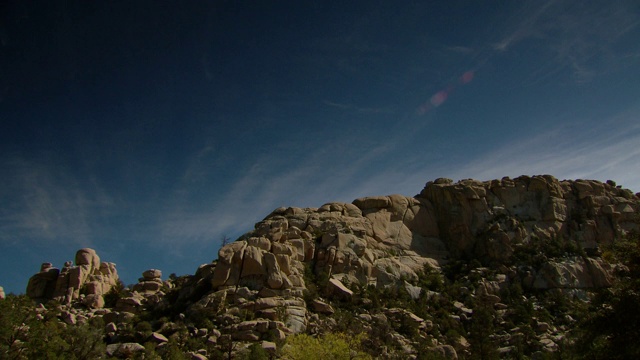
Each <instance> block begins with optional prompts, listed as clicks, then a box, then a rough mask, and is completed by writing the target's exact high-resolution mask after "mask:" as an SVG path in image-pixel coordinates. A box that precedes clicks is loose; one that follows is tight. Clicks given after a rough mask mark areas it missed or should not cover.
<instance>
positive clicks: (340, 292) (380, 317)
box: [27, 175, 640, 358]
mask: <svg viewBox="0 0 640 360" xmlns="http://www.w3.org/2000/svg"><path fill="white" fill-rule="evenodd" d="M639 212H640V197H639V196H638V194H635V195H634V194H633V193H632V192H631V191H629V190H626V189H622V188H620V187H618V186H616V185H615V183H613V182H607V183H602V182H599V181H592V180H575V181H568V180H564V181H559V180H557V179H556V178H554V177H552V176H549V175H544V176H532V177H529V176H521V177H518V178H515V179H510V178H507V177H505V178H503V179H501V180H492V181H485V182H481V181H476V180H462V181H459V182H457V183H454V182H453V181H452V180H450V179H436V180H435V181H431V182H428V183H427V184H426V186H425V187H424V189H423V190H422V191H421V192H420V193H419V194H417V195H416V196H414V197H407V196H403V195H389V196H375V197H365V198H359V199H356V200H354V201H353V202H352V203H339V202H332V203H327V204H324V205H322V206H320V207H319V208H296V207H281V208H277V209H275V210H274V211H273V212H272V213H271V214H269V215H268V216H267V217H266V218H265V219H264V220H262V221H260V222H258V223H257V224H256V225H255V228H254V229H253V230H252V231H250V232H248V233H246V234H245V235H243V236H242V237H240V238H239V239H238V240H237V241H235V242H232V243H229V244H225V245H224V246H222V247H221V248H220V250H219V252H218V258H217V259H216V260H214V261H213V262H211V263H209V264H204V265H201V266H200V267H199V268H198V269H197V271H196V273H195V275H190V276H184V277H181V278H175V277H172V278H171V279H170V280H167V281H163V280H162V272H161V271H160V270H156V269H150V270H147V271H145V272H144V273H143V274H142V278H140V279H139V282H138V283H137V284H135V285H134V286H133V287H132V288H131V289H130V290H129V289H125V291H122V292H121V293H120V297H119V299H118V300H117V303H116V304H115V307H114V308H113V310H109V311H106V310H107V309H103V310H105V311H106V312H105V313H104V318H105V323H106V324H107V334H108V337H109V338H110V339H118V335H117V334H118V329H119V328H120V327H121V325H122V324H125V323H126V322H127V319H130V318H132V317H133V316H134V315H133V314H135V313H141V312H143V311H145V310H148V309H153V310H157V311H166V312H167V313H171V314H178V315H177V318H176V320H175V321H177V322H182V321H186V320H185V319H202V318H203V317H205V318H206V319H208V320H210V321H211V323H213V324H215V325H214V326H213V327H211V326H209V327H200V328H195V327H193V328H190V330H189V331H190V334H191V335H190V336H192V337H193V338H201V339H205V338H206V341H207V343H208V344H222V343H225V344H230V343H232V342H260V341H261V342H262V344H263V346H264V344H267V345H268V346H267V347H268V348H269V349H272V347H271V345H270V344H272V343H271V341H274V340H276V341H280V340H283V339H284V338H285V337H286V336H289V335H291V334H295V333H311V334H318V333H320V332H321V331H322V330H319V329H320V328H321V327H325V328H331V327H332V326H335V325H336V324H335V320H332V319H331V318H330V316H331V315H332V314H334V313H335V312H336V309H335V308H334V307H335V306H337V305H339V304H345V303H355V302H360V303H359V305H363V304H364V303H365V302H364V300H363V298H362V297H363V292H364V291H365V290H366V289H376V290H378V291H382V290H393V291H399V289H400V290H401V291H402V292H404V293H406V294H407V296H408V297H409V298H410V299H411V300H412V301H427V302H428V301H431V300H433V301H434V302H438V301H440V300H438V299H443V297H442V295H441V294H439V293H438V292H436V291H431V290H429V289H428V288H425V287H424V286H422V285H421V284H420V283H419V280H420V279H424V278H425V274H426V273H428V272H435V273H438V272H439V271H440V269H441V268H442V267H444V266H455V265H456V264H462V266H465V267H467V268H468V271H469V272H468V273H467V275H465V276H466V277H465V279H466V280H465V283H464V286H461V287H460V289H458V290H457V291H458V293H457V296H459V300H458V298H456V300H454V301H450V303H449V304H447V306H449V309H450V311H451V314H450V315H448V316H447V321H451V322H454V323H459V324H462V323H465V322H466V323H468V322H469V321H471V319H472V318H473V317H474V316H475V315H474V309H472V308H470V307H471V306H469V305H468V304H465V303H464V301H465V299H466V300H467V302H470V301H471V300H469V299H473V301H472V302H474V303H482V304H486V306H487V307H489V308H490V309H492V311H495V313H494V314H493V315H491V316H493V317H494V320H495V323H497V324H500V323H506V321H505V319H506V318H508V317H509V316H511V315H510V314H512V313H513V311H511V309H510V305H509V304H508V303H505V302H506V301H505V300H503V298H501V296H502V293H503V291H504V290H505V289H510V288H516V289H520V291H522V289H524V291H530V292H532V293H533V292H541V291H555V292H559V293H563V294H571V295H572V298H573V297H576V298H585V299H586V298H587V293H586V291H587V290H589V289H593V288H600V287H607V286H610V285H611V282H612V273H613V270H614V267H615V266H614V265H611V264H609V263H608V262H605V261H604V260H603V259H602V258H601V257H600V254H601V250H602V247H603V246H605V245H609V244H611V243H613V242H615V241H617V240H619V239H620V238H622V237H623V236H624V235H626V234H628V233H629V232H631V231H634V230H635V231H637V230H639V228H638V227H639V222H638V213H639ZM440 276H442V275H440ZM117 281H118V278H117V273H116V270H115V265H114V264H112V263H101V262H100V259H99V257H98V256H97V254H95V251H93V250H91V249H81V250H80V251H78V254H77V255H76V265H75V266H72V265H71V263H70V262H68V263H67V264H65V266H64V267H63V268H62V270H58V269H56V268H54V267H52V265H51V264H49V263H45V264H43V265H42V267H41V271H40V272H39V273H37V274H35V275H34V276H33V277H32V278H31V279H30V281H29V285H28V287H27V294H28V295H29V296H30V297H32V298H34V299H38V300H46V299H57V300H60V301H61V302H63V303H66V304H68V303H77V302H79V301H81V302H82V303H83V304H84V306H86V307H89V308H94V309H95V308H101V307H102V306H103V305H104V301H103V299H102V295H103V294H105V293H106V292H107V291H109V289H110V288H111V287H112V286H114V285H115V284H116V283H117ZM363 289H364V290H363ZM521 297H523V296H521ZM532 298H533V297H532ZM425 299H426V300H425ZM369 301H370V299H369ZM519 301H524V300H522V299H520V300H519ZM527 301H528V300H527ZM532 301H533V300H532ZM365 305H366V304H365ZM532 306H533V305H532ZM361 309H362V308H361ZM376 311H377V312H367V311H362V312H361V313H359V314H357V317H356V320H355V321H356V322H357V323H358V324H360V325H359V326H361V327H362V329H364V330H366V331H369V332H371V333H373V332H375V331H377V329H391V328H392V327H393V326H392V325H394V324H404V325H403V326H406V327H407V328H409V329H415V331H417V332H418V334H419V336H422V338H421V339H428V341H429V344H431V345H430V346H429V351H431V352H433V353H434V355H441V356H446V357H448V358H456V357H457V354H456V351H458V352H461V351H462V352H465V353H468V352H469V351H470V350H469V346H470V345H469V342H468V341H467V339H466V338H465V337H464V336H460V337H459V338H456V340H455V341H449V342H448V343H444V340H443V339H444V338H443V335H442V333H439V334H440V335H439V337H433V338H431V337H427V335H426V334H428V333H431V332H432V330H433V327H434V324H433V322H432V321H431V320H425V319H426V318H427V317H428V316H427V315H428V314H427V315H425V314H422V315H421V316H423V317H425V319H423V318H421V317H418V316H416V315H414V314H413V313H411V312H409V311H407V310H404V309H399V308H387V309H382V310H380V309H378V310H376ZM70 315H75V313H70ZM78 316H80V315H78ZM327 316H329V318H326V317H327ZM569 318H570V317H569ZM72 320H73V319H71V317H69V319H68V321H69V322H71V321H72ZM74 321H75V320H74ZM434 321H435V320H434ZM563 321H564V320H563ZM566 321H567V323H570V321H571V320H566ZM532 323H533V324H534V325H535V331H537V332H538V333H539V334H540V336H539V339H537V340H536V341H538V340H539V343H536V345H535V347H537V348H538V349H543V350H544V351H555V350H556V349H557V348H558V345H557V344H558V343H559V342H560V341H561V338H562V336H563V333H562V331H561V330H558V328H556V327H554V326H553V324H549V323H547V322H544V321H538V320H537V319H532ZM449 324H450V323H449ZM173 325H175V324H172V325H163V326H162V328H160V329H155V330H154V331H156V332H154V333H153V334H154V335H151V336H150V337H149V338H148V339H144V340H145V341H153V342H156V343H159V342H166V337H165V335H167V334H172V333H173V332H174V331H173V330H172V326H173ZM563 326H565V325H563ZM516 330H517V328H514V331H515V333H514V334H510V333H502V334H498V335H499V336H498V335H496V338H495V339H497V340H495V341H496V342H498V343H500V344H504V346H503V347H502V348H500V349H499V350H500V354H508V353H509V352H510V351H512V350H513V347H514V346H515V345H513V344H516V343H517V341H519V340H517V339H518V337H519V336H524V335H523V333H519V332H518V331H516ZM565 330H566V328H565ZM563 331H564V330H563ZM383 336H385V338H386V339H387V340H388V341H389V342H390V343H392V344H394V346H395V348H397V349H401V351H402V353H403V354H405V355H406V356H407V357H409V358H410V357H412V356H415V354H416V351H417V350H416V346H417V344H416V343H415V342H412V341H411V340H410V339H409V338H407V337H405V336H403V335H401V334H400V333H399V332H394V331H391V330H389V333H385V334H383ZM465 336H467V335H466V334H465ZM162 339H165V340H162ZM129 340H130V339H129ZM114 341H115V340H114ZM425 341H427V340H425ZM532 341H533V340H532ZM124 344H126V342H117V343H116V344H114V346H111V347H110V351H113V353H114V354H115V353H116V352H118V351H122V349H124V348H126V347H125V346H124ZM115 345H118V346H115ZM127 346H128V345H127ZM225 346H226V345H225ZM194 354H195V353H194ZM200 355H202V354H200ZM202 356H204V355H202Z"/></svg>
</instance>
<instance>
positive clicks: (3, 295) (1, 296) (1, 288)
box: [0, 286, 5, 300]
mask: <svg viewBox="0 0 640 360" xmlns="http://www.w3.org/2000/svg"><path fill="white" fill-rule="evenodd" d="M4 297H5V294H4V288H3V287H2V286H0V300H2V299H4Z"/></svg>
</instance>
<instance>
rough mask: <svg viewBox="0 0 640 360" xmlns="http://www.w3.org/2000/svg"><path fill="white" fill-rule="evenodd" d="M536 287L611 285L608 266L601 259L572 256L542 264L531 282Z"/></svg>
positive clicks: (580, 287) (572, 287)
mask: <svg viewBox="0 0 640 360" xmlns="http://www.w3.org/2000/svg"><path fill="white" fill-rule="evenodd" d="M533 286H534V287H535V288H538V289H554V288H563V289H576V288H578V289H583V288H596V287H607V286H611V275H610V266H609V265H608V264H606V263H605V262H603V261H602V260H601V259H592V258H581V257H573V258H569V259H566V260H562V261H548V262H546V263H545V264H543V266H542V268H541V269H540V271H539V272H538V276H537V277H536V279H535V282H534V283H533Z"/></svg>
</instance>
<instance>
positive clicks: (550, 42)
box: [492, 1, 640, 82]
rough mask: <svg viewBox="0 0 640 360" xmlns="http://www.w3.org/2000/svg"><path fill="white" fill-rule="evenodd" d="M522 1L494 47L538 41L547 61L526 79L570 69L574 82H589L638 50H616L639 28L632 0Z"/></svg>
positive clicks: (505, 48) (502, 47) (533, 80)
mask: <svg viewBox="0 0 640 360" xmlns="http://www.w3.org/2000/svg"><path fill="white" fill-rule="evenodd" d="M521 6H522V8H521V9H520V11H518V12H517V13H516V14H515V15H513V16H512V17H511V18H510V19H508V20H507V23H511V25H508V26H507V30H506V31H505V34H504V35H502V38H501V40H499V41H497V42H495V43H493V44H492V48H493V49H494V50H496V51H498V52H499V53H500V52H507V51H510V50H511V49H512V48H514V47H516V46H518V45H519V44H520V43H524V42H525V41H528V40H533V41H536V43H537V44H539V45H540V46H539V47H538V49H539V53H540V54H545V53H546V54H547V56H548V60H547V61H541V64H542V65H541V66H540V67H539V68H538V69H537V70H536V71H534V72H533V73H532V76H531V79H530V80H529V81H530V82H535V81H537V80H539V79H541V78H546V77H548V76H552V75H554V74H557V73H560V72H561V71H562V70H565V69H568V70H570V71H571V73H572V74H573V80H574V81H576V82H587V81H590V80H591V79H592V78H593V77H595V76H597V75H599V74H602V73H607V72H610V71H611V70H612V69H615V68H619V67H620V66H621V65H622V64H621V63H622V60H623V59H624V58H626V57H628V56H629V55H633V54H636V55H637V51H638V49H637V46H635V47H632V50H630V51H631V53H624V51H623V52H622V53H621V52H620V50H619V49H618V50H616V51H614V48H616V47H617V48H620V46H618V44H619V43H620V41H622V39H624V37H625V36H627V35H629V34H631V33H633V32H634V31H637V30H638V25H639V24H640V20H638V18H637V9H636V8H635V5H634V3H632V2H624V1H622V2H616V3H611V4H607V5H606V6H603V4H602V3H599V2H565V1H561V2H558V1H547V2H543V3H540V2H523V3H522V5H521ZM527 44H528V46H531V44H532V42H531V41H529V42H527ZM627 48H628V47H627ZM627 52H629V50H627Z"/></svg>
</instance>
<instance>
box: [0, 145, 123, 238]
mask: <svg viewBox="0 0 640 360" xmlns="http://www.w3.org/2000/svg"><path fill="white" fill-rule="evenodd" d="M1 166H2V173H3V174H6V175H5V177H4V179H3V187H2V191H1V192H0V198H1V199H2V204H3V205H2V207H1V208H0V229H1V231H0V241H3V242H10V243H22V242H23V241H25V240H29V239H37V240H40V239H43V240H47V241H49V242H51V243H65V244H69V243H70V242H71V243H73V244H75V246H78V245H80V246H90V245H91V242H92V235H94V233H95V232H94V230H95V222H94V220H95V219H96V218H99V217H100V216H101V215H104V211H105V209H106V208H108V207H110V206H112V205H113V203H112V201H111V199H110V197H109V196H107V195H106V194H105V193H104V192H103V191H101V190H100V188H99V187H97V186H95V184H92V188H91V189H90V190H86V189H84V188H83V186H81V185H80V184H79V182H78V181H77V180H76V179H75V178H74V177H73V176H71V175H70V174H69V173H66V172H64V171H63V170H62V169H60V168H59V167H56V166H53V165H48V164H44V163H41V162H37V161H29V160H25V159H22V158H12V159H5V161H4V162H3V163H2V164H1Z"/></svg>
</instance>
